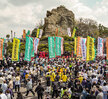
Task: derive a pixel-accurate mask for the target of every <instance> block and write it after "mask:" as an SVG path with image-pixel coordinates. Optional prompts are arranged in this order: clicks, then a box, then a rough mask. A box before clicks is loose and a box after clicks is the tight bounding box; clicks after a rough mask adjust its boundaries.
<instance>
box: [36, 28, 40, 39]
mask: <svg viewBox="0 0 108 99" xmlns="http://www.w3.org/2000/svg"><path fill="white" fill-rule="evenodd" d="M39 32H40V29H37V34H36V37H37V38H39Z"/></svg>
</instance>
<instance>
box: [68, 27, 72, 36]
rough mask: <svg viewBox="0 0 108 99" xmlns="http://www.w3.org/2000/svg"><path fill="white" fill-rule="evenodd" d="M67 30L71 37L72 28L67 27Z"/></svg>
mask: <svg viewBox="0 0 108 99" xmlns="http://www.w3.org/2000/svg"><path fill="white" fill-rule="evenodd" d="M67 32H68V35H69V37H71V29H70V28H67Z"/></svg>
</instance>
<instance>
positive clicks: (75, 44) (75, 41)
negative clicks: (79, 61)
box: [74, 37, 77, 55]
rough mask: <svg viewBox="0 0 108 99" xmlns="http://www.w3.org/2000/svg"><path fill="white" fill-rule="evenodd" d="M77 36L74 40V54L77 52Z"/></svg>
mask: <svg viewBox="0 0 108 99" xmlns="http://www.w3.org/2000/svg"><path fill="white" fill-rule="evenodd" d="M76 48H77V38H76V37H75V40H74V54H75V55H76V53H77V49H76Z"/></svg>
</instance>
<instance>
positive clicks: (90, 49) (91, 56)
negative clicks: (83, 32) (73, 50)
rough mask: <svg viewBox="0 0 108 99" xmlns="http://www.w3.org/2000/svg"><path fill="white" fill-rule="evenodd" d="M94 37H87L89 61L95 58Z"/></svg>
mask: <svg viewBox="0 0 108 99" xmlns="http://www.w3.org/2000/svg"><path fill="white" fill-rule="evenodd" d="M94 42H95V40H94V38H92V37H89V36H88V37H87V61H91V60H94V59H95V46H94Z"/></svg>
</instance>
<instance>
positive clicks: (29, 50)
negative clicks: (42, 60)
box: [24, 36, 33, 61]
mask: <svg viewBox="0 0 108 99" xmlns="http://www.w3.org/2000/svg"><path fill="white" fill-rule="evenodd" d="M32 50H33V38H32V37H28V36H26V45H25V57H24V60H26V61H31V55H32Z"/></svg>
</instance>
